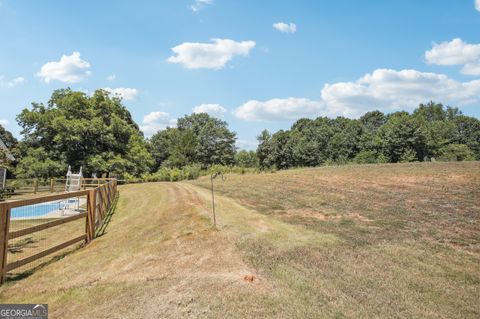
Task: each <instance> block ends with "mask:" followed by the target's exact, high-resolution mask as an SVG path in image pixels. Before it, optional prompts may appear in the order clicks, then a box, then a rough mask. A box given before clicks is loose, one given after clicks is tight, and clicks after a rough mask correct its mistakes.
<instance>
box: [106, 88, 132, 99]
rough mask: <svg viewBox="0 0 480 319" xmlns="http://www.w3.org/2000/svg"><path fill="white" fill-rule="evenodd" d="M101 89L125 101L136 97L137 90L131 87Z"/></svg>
mask: <svg viewBox="0 0 480 319" xmlns="http://www.w3.org/2000/svg"><path fill="white" fill-rule="evenodd" d="M103 90H105V91H108V92H110V93H111V94H113V95H116V96H118V97H120V98H122V99H123V100H125V101H132V100H135V99H136V98H137V97H138V90H137V89H132V88H115V89H111V88H103Z"/></svg>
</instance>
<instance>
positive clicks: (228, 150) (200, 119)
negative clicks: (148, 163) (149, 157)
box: [150, 113, 236, 168]
mask: <svg viewBox="0 0 480 319" xmlns="http://www.w3.org/2000/svg"><path fill="white" fill-rule="evenodd" d="M235 136H236V134H235V133H234V132H232V131H230V130H229V129H228V124H227V122H225V121H222V120H220V119H217V118H214V117H211V116H210V115H208V114H207V113H199V114H191V115H185V116H184V117H182V118H179V119H178V120H177V127H176V128H167V129H166V130H163V131H159V132H157V133H156V134H155V135H153V136H152V138H151V139H150V145H151V151H152V154H153V156H154V158H155V162H156V167H155V168H159V167H160V166H169V167H175V166H176V167H183V166H186V165H191V164H195V163H198V164H201V165H202V166H203V167H208V166H210V165H213V164H222V165H231V164H234V163H235V152H236V148H235V140H236V137H235Z"/></svg>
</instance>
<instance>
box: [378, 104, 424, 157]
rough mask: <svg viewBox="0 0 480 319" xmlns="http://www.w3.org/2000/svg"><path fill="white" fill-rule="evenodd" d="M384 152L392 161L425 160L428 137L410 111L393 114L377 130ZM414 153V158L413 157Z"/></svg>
mask: <svg viewBox="0 0 480 319" xmlns="http://www.w3.org/2000/svg"><path fill="white" fill-rule="evenodd" d="M377 135H378V137H379V142H380V145H381V148H382V153H383V154H384V155H385V156H386V157H387V158H388V159H389V161H390V162H393V163H396V162H399V161H405V160H406V159H408V160H409V161H411V160H414V159H415V160H419V161H421V160H423V158H424V156H425V150H426V137H425V134H424V132H423V130H422V128H421V126H420V125H419V122H418V121H417V120H416V119H415V118H414V117H412V116H410V115H409V114H408V113H404V112H399V113H395V114H393V115H391V116H390V117H389V119H388V121H387V123H385V124H384V125H382V126H381V127H380V128H379V129H378V132H377ZM412 154H414V158H412Z"/></svg>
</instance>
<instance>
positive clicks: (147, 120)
mask: <svg viewBox="0 0 480 319" xmlns="http://www.w3.org/2000/svg"><path fill="white" fill-rule="evenodd" d="M176 125H177V119H172V118H171V117H170V114H168V113H166V112H151V113H148V114H147V115H145V116H144V118H143V121H142V125H140V129H141V130H142V131H143V132H144V133H145V135H146V136H152V135H153V134H155V133H156V132H158V131H161V130H164V129H166V128H167V127H175V126H176Z"/></svg>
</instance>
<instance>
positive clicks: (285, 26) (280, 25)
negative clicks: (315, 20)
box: [273, 22, 297, 33]
mask: <svg viewBox="0 0 480 319" xmlns="http://www.w3.org/2000/svg"><path fill="white" fill-rule="evenodd" d="M273 27H274V28H275V29H277V30H278V31H280V32H282V33H295V32H297V25H296V24H295V23H285V22H277V23H274V24H273Z"/></svg>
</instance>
